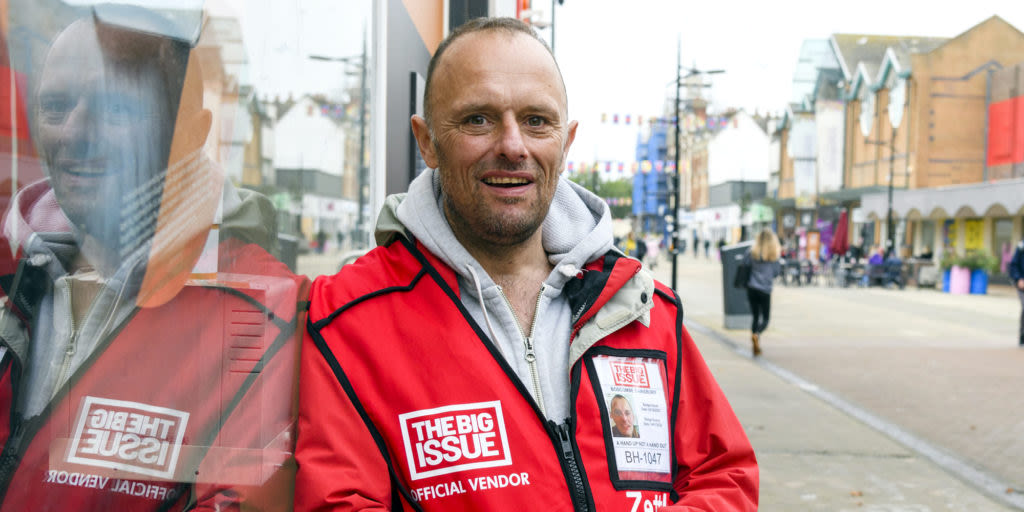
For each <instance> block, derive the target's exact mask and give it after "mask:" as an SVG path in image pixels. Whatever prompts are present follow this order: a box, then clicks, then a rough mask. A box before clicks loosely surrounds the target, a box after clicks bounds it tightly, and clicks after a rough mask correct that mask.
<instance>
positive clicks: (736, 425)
mask: <svg viewBox="0 0 1024 512" xmlns="http://www.w3.org/2000/svg"><path fill="white" fill-rule="evenodd" d="M682 336H683V340H682V342H683V350H682V354H681V355H680V361H679V364H680V365H681V367H682V382H680V383H679V386H680V395H679V412H678V417H677V418H676V423H675V433H674V434H673V436H674V441H675V446H676V448H675V451H676V462H677V464H678V466H677V476H676V480H675V482H674V483H673V488H674V489H675V491H676V493H677V494H678V495H679V500H678V501H677V502H676V503H675V504H674V505H671V506H667V507H662V508H660V509H659V510H662V511H664V512H697V511H707V512H710V511H715V512H734V511H756V510H757V500H758V469H757V460H756V458H755V456H754V449H753V447H752V446H751V444H750V441H749V440H747V436H746V434H745V433H744V431H743V426H742V425H740V422H739V419H738V418H737V417H736V415H735V414H734V413H733V410H732V407H730V406H729V402H728V400H726V398H725V394H724V393H722V390H721V388H719V387H718V384H717V383H716V382H715V379H714V377H713V376H712V375H711V372H710V370H708V367H707V365H706V364H705V363H704V359H703V358H702V357H701V355H700V352H699V351H698V350H697V347H696V345H694V343H693V339H692V338H690V334H689V332H687V331H686V329H685V328H683V332H682Z"/></svg>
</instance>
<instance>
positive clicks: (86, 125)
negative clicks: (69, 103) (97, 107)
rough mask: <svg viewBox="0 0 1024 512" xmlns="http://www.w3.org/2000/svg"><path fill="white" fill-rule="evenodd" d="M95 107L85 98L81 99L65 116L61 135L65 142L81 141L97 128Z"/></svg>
mask: <svg viewBox="0 0 1024 512" xmlns="http://www.w3.org/2000/svg"><path fill="white" fill-rule="evenodd" d="M93 110H94V109H93V108H92V106H90V105H89V102H88V101H86V100H85V99H79V100H78V101H77V102H76V103H75V105H74V106H73V107H71V110H69V111H68V114H67V116H66V117H65V118H64V124H63V126H61V137H62V139H63V141H64V143H65V144H73V143H80V142H82V141H84V140H85V139H86V138H88V137H89V136H90V134H93V133H94V132H95V130H96V129H97V127H96V126H93V125H94V123H93Z"/></svg>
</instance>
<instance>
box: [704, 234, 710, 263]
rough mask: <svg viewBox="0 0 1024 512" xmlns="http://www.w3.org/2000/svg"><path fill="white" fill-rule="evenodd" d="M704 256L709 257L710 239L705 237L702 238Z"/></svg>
mask: <svg viewBox="0 0 1024 512" xmlns="http://www.w3.org/2000/svg"><path fill="white" fill-rule="evenodd" d="M704 257H705V258H709V259H710V258H711V240H710V239H707V238H705V239H704Z"/></svg>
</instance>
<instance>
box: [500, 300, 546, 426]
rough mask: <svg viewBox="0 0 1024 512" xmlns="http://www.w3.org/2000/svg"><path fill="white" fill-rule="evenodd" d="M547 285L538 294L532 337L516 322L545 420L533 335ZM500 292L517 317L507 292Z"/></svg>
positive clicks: (531, 331)
mask: <svg viewBox="0 0 1024 512" xmlns="http://www.w3.org/2000/svg"><path fill="white" fill-rule="evenodd" d="M545 286H546V285H543V284H542V285H540V292H539V293H538V294H537V304H536V305H535V306H534V308H533V323H532V324H530V335H529V336H528V335H527V334H526V333H524V332H523V328H522V327H521V326H520V325H519V322H518V321H516V328H517V329H518V330H519V335H520V336H522V337H523V344H524V345H526V354H525V355H524V356H523V358H524V359H526V365H527V366H528V367H529V368H530V378H531V380H532V381H533V394H534V397H535V398H536V399H537V406H538V407H540V412H541V414H543V415H544V417H545V418H547V416H548V412H547V409H546V408H545V407H544V395H542V394H541V391H540V372H538V371H537V352H535V351H534V344H533V338H532V337H531V336H532V335H533V333H534V332H535V331H536V330H537V320H538V318H540V315H539V314H537V313H538V312H539V309H540V301H541V299H542V298H543V297H544V288H545ZM498 291H499V292H501V296H502V298H504V299H505V304H507V305H508V309H509V311H511V312H512V316H513V317H514V316H515V314H516V313H515V311H516V310H515V308H513V307H512V301H510V300H508V296H507V295H505V290H504V289H502V288H501V286H499V287H498Z"/></svg>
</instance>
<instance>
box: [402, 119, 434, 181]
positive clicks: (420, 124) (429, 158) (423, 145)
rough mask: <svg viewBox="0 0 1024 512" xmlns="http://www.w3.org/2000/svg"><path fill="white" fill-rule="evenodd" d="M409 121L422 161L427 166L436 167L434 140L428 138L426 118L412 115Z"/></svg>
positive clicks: (428, 130) (428, 131)
mask: <svg viewBox="0 0 1024 512" xmlns="http://www.w3.org/2000/svg"><path fill="white" fill-rule="evenodd" d="M409 122H410V123H411V124H412V136H413V137H416V145H417V146H419V148H420V156H422V157H423V162H425V163H426V164H427V167H430V168H431V169H437V152H435V151H434V141H433V140H432V139H431V138H430V129H429V128H427V120H426V119H423V117H422V116H418V115H414V116H412V119H410V120H409Z"/></svg>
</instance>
